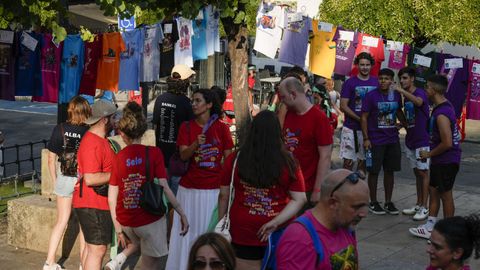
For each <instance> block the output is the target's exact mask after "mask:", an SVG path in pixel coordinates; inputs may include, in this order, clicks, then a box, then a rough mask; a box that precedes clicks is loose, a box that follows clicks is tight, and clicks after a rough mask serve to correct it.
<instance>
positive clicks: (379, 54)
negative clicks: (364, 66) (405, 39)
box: [350, 33, 385, 77]
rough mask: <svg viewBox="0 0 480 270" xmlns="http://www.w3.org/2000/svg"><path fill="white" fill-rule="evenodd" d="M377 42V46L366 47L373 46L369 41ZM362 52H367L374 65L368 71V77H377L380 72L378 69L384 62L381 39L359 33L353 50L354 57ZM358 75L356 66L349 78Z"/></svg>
mask: <svg viewBox="0 0 480 270" xmlns="http://www.w3.org/2000/svg"><path fill="white" fill-rule="evenodd" d="M375 39H376V40H377V44H376V45H377V46H376V47H375V46H368V45H375V44H373V43H369V42H371V41H374V40H375ZM362 52H367V53H369V54H371V55H372V56H373V59H375V65H373V67H372V70H370V75H373V76H375V77H378V72H379V71H380V67H381V66H382V62H383V60H385V51H384V48H383V40H382V39H381V38H377V37H374V36H371V35H369V34H364V33H360V34H359V35H358V46H357V49H356V50H355V57H356V56H357V55H359V54H360V53H362ZM357 74H358V67H357V65H354V66H353V69H352V72H351V74H350V76H356V75H357Z"/></svg>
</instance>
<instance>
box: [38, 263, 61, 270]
mask: <svg viewBox="0 0 480 270" xmlns="http://www.w3.org/2000/svg"><path fill="white" fill-rule="evenodd" d="M43 270H62V267H61V266H60V265H59V264H57V263H54V264H52V265H49V264H47V262H45V264H43Z"/></svg>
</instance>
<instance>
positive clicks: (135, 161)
mask: <svg viewBox="0 0 480 270" xmlns="http://www.w3.org/2000/svg"><path fill="white" fill-rule="evenodd" d="M142 162H143V160H142V158H141V157H135V158H133V159H129V158H127V160H126V162H125V163H126V165H127V167H133V166H137V165H142Z"/></svg>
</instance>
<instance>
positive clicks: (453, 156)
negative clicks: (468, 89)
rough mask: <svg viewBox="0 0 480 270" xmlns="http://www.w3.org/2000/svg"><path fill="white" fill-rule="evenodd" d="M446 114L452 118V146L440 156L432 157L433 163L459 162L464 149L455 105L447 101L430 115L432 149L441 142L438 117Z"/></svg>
mask: <svg viewBox="0 0 480 270" xmlns="http://www.w3.org/2000/svg"><path fill="white" fill-rule="evenodd" d="M439 115H444V116H446V117H447V118H448V119H449V120H450V128H451V132H452V147H451V148H450V149H448V150H447V151H445V152H443V153H441V154H440V155H438V156H434V157H432V158H431V160H432V164H459V163H460V157H461V155H462V150H461V149H460V132H459V130H458V125H457V120H456V118H455V111H454V108H453V105H452V104H451V103H450V102H449V101H446V102H444V103H441V104H439V105H437V106H436V107H435V108H434V109H433V111H432V116H431V117H430V123H429V125H430V130H431V132H430V149H431V150H432V149H434V148H435V147H437V146H438V145H439V144H440V142H441V139H440V131H439V130H438V125H437V118H438V116H439Z"/></svg>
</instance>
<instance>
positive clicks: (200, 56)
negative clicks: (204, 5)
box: [192, 10, 208, 61]
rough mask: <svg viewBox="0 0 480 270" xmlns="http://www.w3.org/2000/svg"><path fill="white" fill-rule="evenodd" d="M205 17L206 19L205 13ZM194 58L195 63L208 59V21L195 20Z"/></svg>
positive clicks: (193, 37)
mask: <svg viewBox="0 0 480 270" xmlns="http://www.w3.org/2000/svg"><path fill="white" fill-rule="evenodd" d="M202 12H203V13H204V15H203V17H204V18H206V14H205V11H204V10H203V11H202ZM193 33H194V35H193V36H192V45H193V46H192V56H193V61H197V60H204V59H207V58H208V54H207V20H206V19H203V20H193Z"/></svg>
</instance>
